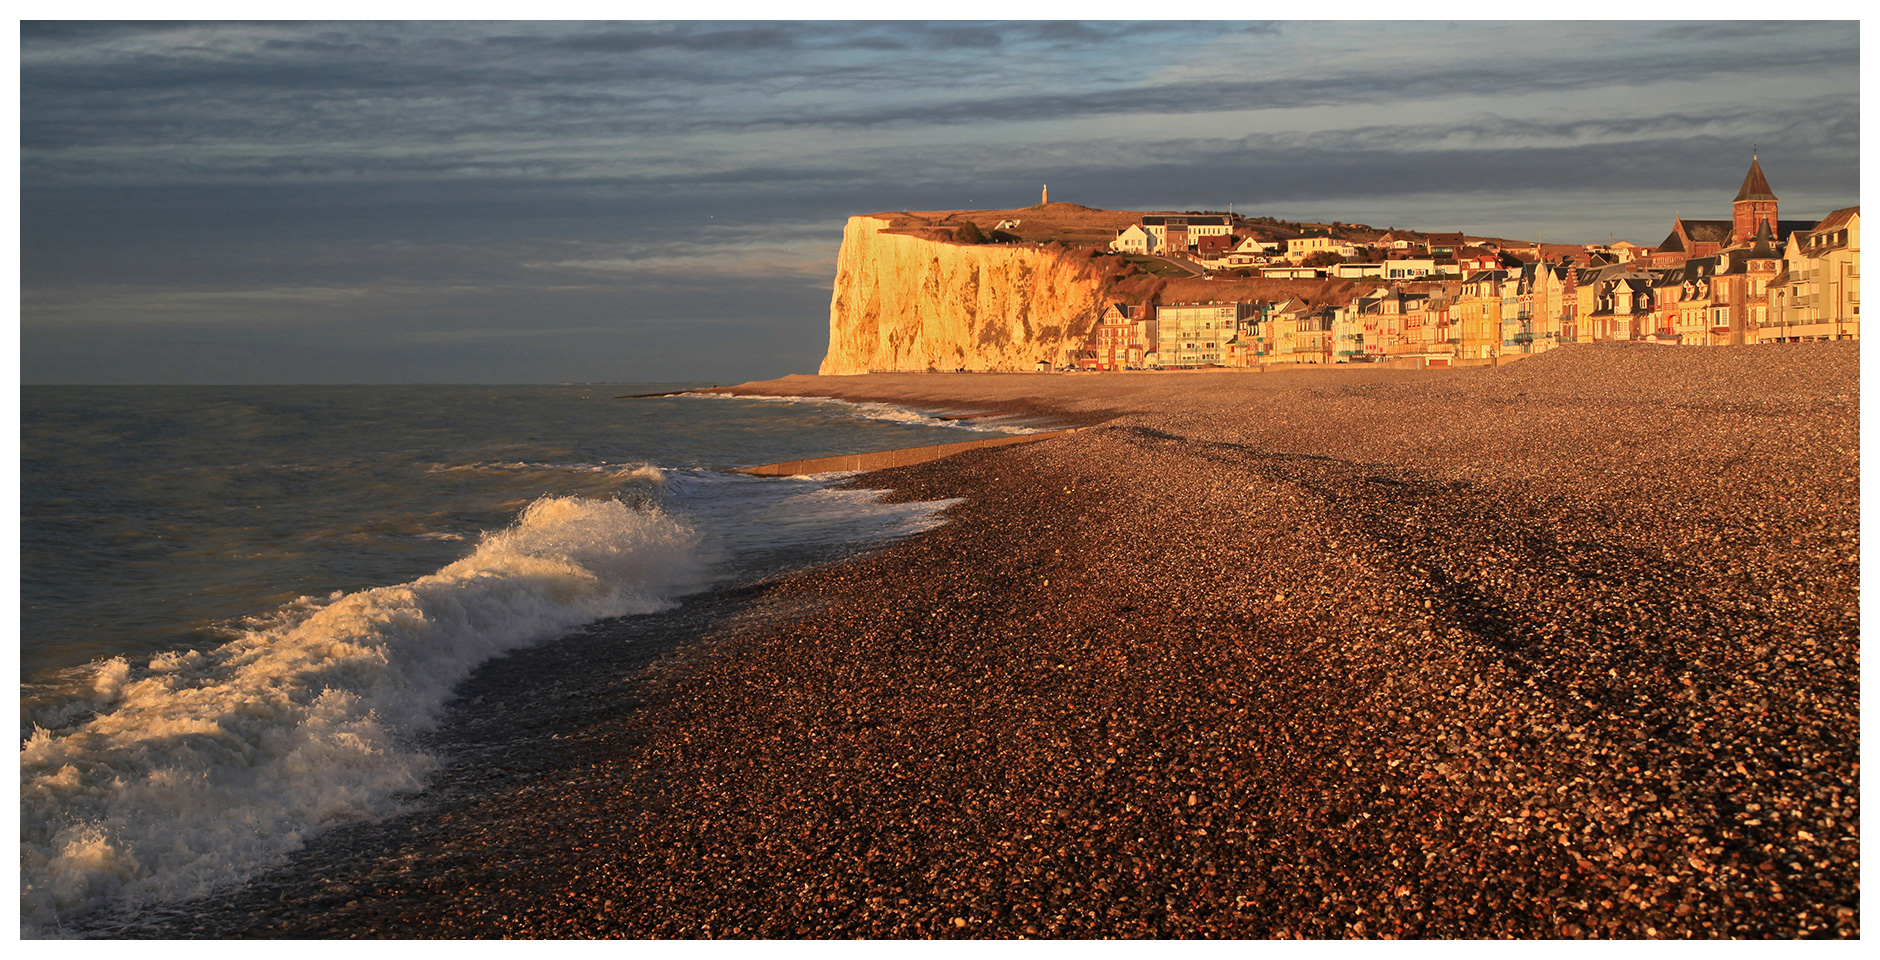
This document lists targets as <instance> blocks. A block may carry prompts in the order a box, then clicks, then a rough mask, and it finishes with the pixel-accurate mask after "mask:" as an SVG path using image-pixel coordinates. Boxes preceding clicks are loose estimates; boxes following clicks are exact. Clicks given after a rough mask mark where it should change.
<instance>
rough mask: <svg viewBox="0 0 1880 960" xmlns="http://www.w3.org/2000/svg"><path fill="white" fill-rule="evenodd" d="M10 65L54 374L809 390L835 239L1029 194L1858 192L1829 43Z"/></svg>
mask: <svg viewBox="0 0 1880 960" xmlns="http://www.w3.org/2000/svg"><path fill="white" fill-rule="evenodd" d="M20 51H21V75H20V76H21V155H20V157H21V189H20V202H21V258H20V263H21V275H22V284H23V288H22V300H21V306H22V313H23V318H24V319H23V323H24V329H25V333H24V335H23V338H22V341H23V344H24V346H25V349H26V356H27V357H28V358H30V359H31V360H32V361H33V366H32V367H31V368H30V369H31V371H32V372H31V373H29V378H35V377H36V378H40V379H41V380H43V379H44V378H52V379H58V378H61V377H65V378H74V377H75V378H79V379H81V380H82V379H84V377H85V376H86V374H84V373H83V371H84V370H86V369H94V370H96V371H99V372H98V373H97V374H96V375H97V376H105V375H106V374H107V373H108V374H109V376H110V377H112V378H117V379H126V378H128V379H132V380H135V379H138V378H140V377H159V376H160V377H164V378H173V377H180V376H204V377H216V378H223V379H226V378H228V377H231V376H235V377H237V379H239V378H240V377H239V375H238V372H237V371H239V370H240V369H241V368H240V367H239V366H229V365H230V364H242V363H246V364H250V365H257V364H259V365H260V366H254V371H253V372H252V374H251V375H252V376H254V377H260V378H264V379H268V378H280V377H289V378H291V377H302V378H316V379H317V378H320V377H331V376H338V375H340V374H338V373H335V371H342V370H344V369H346V364H348V363H357V364H360V365H361V366H360V368H359V369H361V370H364V371H371V372H374V373H373V375H374V376H382V377H389V378H393V379H396V375H395V370H396V369H397V368H396V364H394V362H393V361H392V360H388V359H384V358H382V357H379V356H378V355H376V354H373V353H372V352H371V350H370V347H371V345H372V344H374V343H377V344H380V345H383V346H385V347H386V349H387V350H388V351H390V352H389V354H387V356H390V357H395V358H396V360H397V363H404V364H407V365H408V368H409V370H410V371H411V372H410V374H409V375H410V376H411V377H414V378H420V379H425V378H429V379H436V378H446V379H448V378H452V377H456V378H460V379H466V380H484V379H492V378H495V379H501V378H503V377H504V376H505V374H504V373H503V371H504V370H505V369H510V370H512V373H510V374H508V375H509V376H513V377H518V378H525V377H530V376H545V377H546V378H547V379H593V378H595V377H596V376H597V375H602V371H603V370H605V369H609V368H610V365H611V369H614V370H615V371H616V372H615V373H614V374H611V375H612V376H616V377H620V376H624V377H634V376H643V375H646V374H644V373H636V372H634V371H655V372H657V371H664V370H666V369H667V368H669V367H671V366H672V365H673V364H674V363H679V364H684V363H690V362H694V361H691V360H686V359H684V357H683V351H684V350H686V349H694V350H697V351H699V356H700V357H701V358H703V357H710V358H711V362H716V363H720V364H722V365H724V366H725V369H731V368H733V367H736V368H738V369H751V370H752V375H757V374H758V373H761V372H762V371H761V370H758V369H756V368H759V367H762V366H763V365H764V364H767V363H783V362H785V358H792V359H788V362H789V363H798V360H799V359H801V358H802V357H809V358H810V359H809V360H807V361H805V362H803V363H798V366H797V367H796V369H804V368H805V367H807V368H813V367H814V357H813V356H812V355H815V354H819V353H820V347H821V345H822V341H823V335H824V330H823V327H824V325H825V324H826V322H827V310H828V288H827V284H828V281H829V277H830V276H831V275H832V274H833V258H834V251H835V247H836V244H837V242H838V240H839V238H840V233H841V228H842V222H843V219H844V218H845V217H846V216H848V215H850V214H854V213H864V212H870V211H878V210H887V209H950V208H956V207H962V206H968V205H974V206H980V207H1005V206H1019V205H1024V204H1028V203H1030V202H1032V200H1033V199H1034V198H1035V197H1036V190H1037V185H1038V184H1039V183H1041V182H1049V183H1050V184H1051V186H1052V194H1053V196H1054V197H1062V198H1069V199H1074V200H1077V201H1079V202H1083V203H1087V204H1090V205H1093V206H1106V207H1113V208H1120V209H1171V208H1172V209H1191V208H1193V209H1199V208H1203V207H1207V208H1217V209H1218V208H1220V207H1223V206H1225V205H1227V204H1229V203H1232V204H1234V205H1235V207H1236V209H1238V210H1241V211H1243V212H1249V213H1254V214H1256V215H1258V214H1260V213H1263V212H1275V213H1278V212H1280V211H1283V212H1284V213H1285V214H1286V215H1288V216H1289V217H1298V216H1312V215H1314V214H1315V212H1320V211H1323V212H1324V216H1325V218H1326V219H1330V218H1332V217H1336V218H1338V219H1344V220H1357V221H1367V222H1376V221H1378V220H1381V219H1385V218H1386V217H1388V218H1391V219H1393V220H1394V222H1395V224H1396V225H1401V226H1420V225H1427V226H1431V227H1437V226H1442V225H1446V224H1450V225H1464V226H1467V227H1468V228H1469V229H1472V230H1479V231H1480V232H1486V233H1502V234H1504V235H1519V236H1526V235H1529V234H1530V233H1531V232H1533V231H1534V230H1536V229H1543V230H1545V231H1546V232H1547V234H1548V236H1550V237H1552V236H1566V235H1567V232H1569V231H1579V232H1581V233H1582V234H1583V235H1585V236H1587V237H1589V238H1590V237H1594V236H1604V235H1605V233H1606V231H1607V230H1616V231H1619V232H1622V233H1624V232H1627V231H1647V232H1651V233H1653V234H1655V235H1653V236H1635V237H1634V239H1642V240H1644V241H1646V242H1652V241H1655V240H1656V239H1658V237H1660V236H1662V235H1663V234H1662V229H1663V224H1664V223H1665V222H1666V221H1667V217H1668V215H1669V214H1670V213H1671V212H1672V211H1673V210H1675V209H1689V208H1692V207H1704V208H1706V209H1708V205H1712V204H1722V203H1723V202H1724V201H1726V200H1727V198H1728V196H1730V195H1732V194H1733V193H1734V190H1735V188H1736V185H1737V183H1738V182H1739V181H1740V178H1741V176H1742V168H1743V164H1744V163H1745V162H1746V160H1747V156H1746V154H1747V148H1748V146H1749V144H1751V143H1760V144H1761V146H1762V156H1763V162H1764V166H1765V169H1766V170H1768V172H1769V175H1770V176H1771V178H1772V179H1773V180H1774V181H1775V185H1776V189H1777V192H1778V194H1779V195H1781V196H1782V197H1783V209H1784V211H1785V214H1786V213H1787V212H1789V211H1791V210H1795V211H1798V212H1802V215H1804V216H1806V215H1812V214H1814V213H1818V212H1825V209H1823V210H1819V211H1818V210H1815V209H1814V206H1816V205H1822V204H1833V205H1836V206H1843V205H1847V204H1850V203H1856V202H1858V197H1859V193H1858V191H1859V176H1858V161H1859V84H1858V75H1857V71H1858V59H1859V39H1858V32H1857V31H1854V30H1850V29H1848V27H1847V26H1846V25H1844V24H1780V23H1778V24H1767V23H1715V24H1640V23H1603V22H1586V23H1574V24H1548V23H1489V24H1479V23H1455V24H1424V23H1409V24H1370V23H1287V24H1280V25H1270V24H1246V25H1232V24H1215V23H1200V24H1197V23H1178V22H1177V23H1153V24H1141V23H1111V22H1094V23H955V22H945V23H926V24H923V23H901V22H882V23H793V22H785V23H735V22H722V23H721V22H694V23H667V24H661V23H612V24H563V23H495V24H489V23H468V24H458V23H397V22H383V23H369V24H350V23H313V24H306V23H207V24H202V23H174V24H166V23H157V24H142V23H128V24H126V23H90V24H62V23H29V24H23V25H22V33H21V46H20ZM702 318H716V319H715V320H714V321H712V323H711V324H705V323H701V322H698V321H700V320H701V319H702ZM706 326H710V327H711V328H712V332H711V333H710V334H709V335H708V334H706V333H703V332H699V331H701V330H702V329H703V328H704V327H706ZM673 330H677V331H681V332H679V333H672V332H671V331H673ZM128 331H134V333H132V332H128ZM503 331H552V332H551V333H543V334H540V335H534V334H531V335H517V336H508V335H505V334H504V333H503ZM166 337H174V339H173V340H166V339H165V338H166ZM609 337H613V338H617V339H618V340H619V341H620V343H619V344H615V343H613V341H611V340H609ZM688 337H691V338H693V339H687V338H688ZM216 338H222V342H223V343H224V344H225V346H226V349H225V350H222V351H221V352H218V351H216V350H211V349H208V348H203V349H200V350H197V351H195V352H191V351H188V350H181V349H172V348H171V347H170V346H158V344H175V343H183V342H185V341H188V342H191V343H199V342H202V341H205V340H215V339H216ZM400 338H406V339H400ZM411 338H416V339H411ZM564 340H565V341H566V342H565V343H560V344H558V341H564ZM420 341H421V342H420ZM500 343H512V344H513V343H526V344H527V349H521V348H518V349H517V350H514V351H509V352H507V353H506V352H505V351H504V350H503V349H501V348H499V347H498V346H496V345H497V344H500ZM427 351H428V352H427ZM674 351H679V352H674ZM88 358H92V359H88ZM243 358H246V359H243ZM696 362H698V363H704V362H705V361H704V360H703V359H700V360H698V361H696ZM88 363H89V364H92V366H91V367H89V368H88V367H87V364H88ZM505 363H509V364H511V367H509V368H506V367H505V366H504V364H505ZM557 364H560V365H561V367H559V368H558V367H557V366H556V365H557ZM740 364H742V365H745V366H738V365H740ZM563 368H565V370H566V371H567V372H566V373H563V374H554V375H548V374H550V372H551V371H553V370H555V369H563ZM693 369H695V372H696V370H702V369H703V368H693ZM577 370H578V371H580V373H578V374H577V373H576V372H575V371H577ZM139 371H144V372H139ZM192 371H193V372H192ZM779 372H780V371H779ZM661 375H663V373H662V374H661Z"/></svg>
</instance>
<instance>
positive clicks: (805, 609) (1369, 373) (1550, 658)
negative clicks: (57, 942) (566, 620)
mask: <svg viewBox="0 0 1880 960" xmlns="http://www.w3.org/2000/svg"><path fill="white" fill-rule="evenodd" d="M1858 359H1859V357H1858V345H1857V344H1855V343H1821V344H1793V345H1787V344H1785V345H1764V346H1755V347H1730V348H1724V347H1720V348H1675V347H1660V346H1649V345H1628V344H1613V345H1597V346H1576V347H1566V348H1562V349H1558V350H1555V351H1552V352H1549V353H1546V354H1542V355H1539V356H1535V357H1532V358H1529V359H1525V360H1522V361H1520V362H1518V363H1513V364H1509V365H1506V366H1503V367H1499V368H1476V369H1465V370H1443V371H1421V372H1418V371H1389V370H1377V369H1369V368H1365V367H1354V368H1352V369H1333V370H1299V371H1291V372H1272V373H1243V372H1219V373H1187V374H1176V373H1163V374H1157V373H1143V374H1094V375H1051V374H1005V375H995V374H964V375H937V374H928V375H905V374H897V375H869V376H856V377H839V378H818V377H791V378H786V379H784V380H779V381H771V382H766V383H758V384H747V385H744V386H741V387H736V388H731V389H730V392H738V393H752V394H770V395H777V394H801V395H814V396H838V397H844V398H849V399H856V400H863V399H866V400H880V401H889V402H896V403H904V404H909V405H913V406H917V407H921V408H923V409H936V408H946V409H950V410H983V411H988V412H1014V413H1025V414H1030V415H1035V416H1041V417H1050V418H1054V419H1055V420H1056V421H1057V422H1059V423H1062V424H1067V425H1075V426H1086V427H1088V429H1085V430H1083V431H1081V432H1078V433H1075V434H1071V435H1066V436H1060V437H1056V438H1052V439H1048V440H1042V441H1039V442H1036V443H1023V444H1016V445H1008V446H1000V447H996V448H987V449H976V450H971V451H967V452H964V453H960V454H958V455H955V456H951V457H948V458H946V459H941V460H934V461H931V462H927V463H920V464H916V465H912V466H905V467H894V468H890V469H886V470H882V471H878V472H874V473H869V474H864V475H860V476H858V478H857V479H856V480H855V481H854V482H855V483H857V484H859V485H864V486H868V487H873V488H887V489H891V490H893V491H894V493H893V496H894V497H895V498H899V499H923V500H927V499H938V498H962V499H961V502H960V503H958V504H957V505H955V506H953V507H951V508H949V510H948V513H947V516H948V517H949V521H950V522H948V523H946V524H945V525H943V526H941V527H939V528H938V529H935V530H932V531H929V532H927V533H924V534H920V535H917V536H914V537H912V538H909V539H907V540H904V541H900V542H897V543H895V544H893V545H891V546H889V547H887V548H885V549H882V550H879V551H877V552H874V553H871V554H867V555H864V556H859V557H851V558H848V559H843V560H840V561H838V562H834V563H831V564H829V565H826V566H822V567H818V568H815V569H812V570H809V571H807V572H801V573H796V574H791V575H787V576H782V577H777V578H774V579H771V580H768V581H766V582H763V583H760V584H757V585H755V586H748V587H742V588H738V589H737V590H733V591H721V592H719V593H717V594H713V595H708V596H705V597H701V598H695V599H694V600H693V601H691V602H689V603H688V604H687V606H686V607H685V608H683V609H682V610H681V611H678V612H676V613H674V614H670V615H662V616H658V617H651V618H629V619H625V620H620V621H613V622H610V623H604V624H601V625H598V626H596V627H595V628H593V629H591V630H589V631H587V632H586V633H584V634H582V635H580V636H577V637H572V638H569V639H568V640H565V641H561V642H558V643H554V644H548V645H545V646H544V647H542V648H539V649H536V650H531V651H525V652H522V653H518V654H515V655H512V656H509V657H505V658H503V659H502V660H499V661H496V662H493V663H491V664H488V665H486V666H485V667H484V668H483V669H482V670H480V671H479V673H478V674H477V675H476V677H474V678H473V679H472V680H471V681H470V683H469V685H468V686H467V687H466V688H465V689H464V691H463V693H462V699H463V701H464V703H466V704H476V705H478V708H479V710H481V711H482V712H481V713H479V714H478V716H483V717H486V718H496V719H491V720H487V721H486V722H485V725H484V726H482V727H478V728H477V729H467V728H464V727H463V726H462V725H459V727H458V728H455V729H454V730H453V731H452V732H449V733H448V734H447V735H446V736H445V737H444V738H443V740H442V741H440V747H439V749H440V750H441V751H442V752H443V754H444V756H445V757H446V759H447V760H450V761H451V766H450V768H449V769H448V770H447V771H446V773H445V774H444V775H443V777H442V778H441V779H440V781H439V784H438V785H437V786H436V787H435V788H434V789H433V791H432V792H431V795H430V796H429V797H428V798H419V804H420V807H421V809H420V810H419V811H418V812H415V813H413V814H412V815H409V816H406V817H401V818H398V819H394V820H391V821H387V822H385V823H381V824H374V825H367V826H364V827H360V828H357V829H351V830H342V831H335V832H334V833H333V834H330V835H329V836H327V837H324V838H321V839H319V840H316V841H315V842H314V843H313V844H312V845H310V847H309V848H308V850H307V851H306V852H305V855H304V856H303V857H302V858H301V863H300V864H299V865H298V866H297V867H296V868H294V869H293V870H291V871H287V872H284V873H283V874H281V875H280V876H277V877H274V878H272V879H269V878H263V879H262V880H260V881H257V882H256V883H255V884H252V885H250V887H249V888H248V889H247V890H245V891H242V892H239V893H236V894H231V895H227V896H224V897H222V898H220V900H219V906H214V907H213V908H212V909H208V910H203V911H200V912H197V913H193V914H191V915H190V916H188V917H174V918H169V919H162V918H151V922H152V923H155V924H157V925H158V927H160V929H159V928H158V927H146V928H142V929H126V930H123V931H119V932H121V933H124V934H126V935H150V934H152V933H161V934H167V935H210V936H420V937H422V936H476V937H492V936H517V937H586V936H626V937H854V936H865V937H1016V936H1059V937H1108V936H1117V937H1287V936H1305V937H1500V936H1514V937H1726V936H1748V937H1797V936H1802V937H1823V936H1826V937H1851V936H1858V935H1859V932H1860V927H1859V916H1858V912H1857V911H1858V908H1859V899H1858V898H1859V867H1858V860H1859V851H1858V847H1859V829H1858V824H1859V809H1858V790H1859V782H1858V776H1859V765H1858V759H1859V756H1858V748H1859V731H1858V716H1859V696H1860V690H1859V646H1858V641H1859V636H1858V614H1859V608H1858V596H1857V593H1858V586H1859V575H1858V548H1859V539H1858V538H1859V529H1858V527H1859V518H1858V509H1859V491H1858V473H1859V460H1858V445H1859V423H1858V393H1859V389H1858V374H1859V364H1858ZM504 718H508V719H504Z"/></svg>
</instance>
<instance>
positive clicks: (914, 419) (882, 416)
mask: <svg viewBox="0 0 1880 960" xmlns="http://www.w3.org/2000/svg"><path fill="white" fill-rule="evenodd" d="M683 396H687V397H698V398H701V399H717V400H755V401H758V402H761V403H798V404H820V405H827V406H829V407H830V408H831V409H834V410H839V411H841V412H842V413H845V414H848V415H849V416H851V417H859V418H861V419H864V420H885V421H888V422H890V423H907V424H916V425H919V426H923V427H940V428H944V429H949V430H969V431H972V432H975V433H1009V434H1025V433H1042V432H1044V431H1046V430H1049V429H1052V428H1050V427H1021V426H1017V425H1014V424H1006V423H1000V422H999V420H1000V419H1001V418H998V417H973V418H969V419H960V420H943V419H941V418H940V417H937V416H934V415H933V414H929V413H922V412H920V411H919V410H915V409H913V408H911V407H903V406H898V405H896V404H892V403H873V402H861V403H858V402H854V401H850V400H837V399H835V398H833V397H774V396H767V395H758V394H718V393H688V394H683Z"/></svg>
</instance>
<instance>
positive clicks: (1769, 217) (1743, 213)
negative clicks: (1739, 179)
mask: <svg viewBox="0 0 1880 960" xmlns="http://www.w3.org/2000/svg"><path fill="white" fill-rule="evenodd" d="M1762 224H1768V225H1769V232H1770V233H1771V234H1772V235H1773V234H1774V233H1775V231H1776V195H1775V192H1774V191H1772V190H1770V189H1769V178H1767V177H1765V176H1763V172H1762V164H1761V163H1760V162H1759V161H1758V160H1757V159H1756V155H1755V154H1754V153H1752V154H1750V158H1749V173H1747V174H1745V175H1744V176H1743V189H1741V190H1738V191H1737V192H1736V203H1735V205H1734V216H1733V217H1732V222H1731V226H1732V227H1733V228H1734V229H1733V230H1732V231H1731V232H1732V233H1733V236H1732V237H1731V242H1732V243H1733V244H1734V245H1735V246H1739V247H1746V246H1749V245H1750V244H1751V243H1754V242H1755V237H1756V233H1757V231H1758V230H1759V229H1761V225H1762Z"/></svg>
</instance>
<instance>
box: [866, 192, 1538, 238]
mask: <svg viewBox="0 0 1880 960" xmlns="http://www.w3.org/2000/svg"><path fill="white" fill-rule="evenodd" d="M1197 212H1200V211H1194V210H1099V209H1097V208H1095V207H1086V206H1084V205H1083V204H1080V203H1067V202H1064V201H1061V200H1060V201H1056V202H1053V203H1042V204H1033V205H1032V206H1029V207H1018V208H1015V209H1011V210H889V211H884V212H880V213H871V214H867V216H870V217H874V218H876V219H879V220H886V221H888V228H887V229H886V230H885V231H884V232H885V233H895V234H905V235H908V236H916V237H921V238H923V239H927V240H941V241H950V240H952V239H953V237H954V231H955V230H956V229H958V228H959V227H960V226H962V225H964V224H967V223H971V224H972V225H973V226H975V227H977V228H979V231H980V232H981V233H984V234H991V232H992V231H993V230H994V229H995V228H996V227H997V226H998V225H999V224H1000V223H1003V222H1006V221H1010V220H1016V221H1018V225H1017V226H1016V227H1008V228H1006V230H1005V232H1006V233H1009V234H1012V235H1013V236H1014V237H1016V238H1017V239H1018V240H1021V241H1025V242H1028V243H1049V242H1050V241H1053V240H1056V241H1059V242H1062V243H1066V244H1070V245H1072V246H1107V245H1108V244H1109V242H1110V241H1111V240H1113V239H1115V237H1116V234H1117V232H1118V231H1120V230H1122V229H1123V228H1124V227H1127V226H1129V225H1130V224H1133V223H1140V222H1142V218H1143V217H1144V216H1158V215H1160V216H1182V215H1184V214H1194V213H1197ZM1214 212H1216V213H1218V212H1220V211H1214ZM1393 229H1394V232H1395V233H1396V235H1397V236H1399V237H1406V236H1408V237H1421V236H1424V235H1425V234H1424V233H1422V232H1420V231H1413V230H1404V229H1401V228H1380V227H1373V226H1370V225H1369V224H1363V223H1341V222H1337V221H1333V222H1331V223H1314V222H1307V221H1299V220H1279V219H1276V218H1273V217H1248V216H1245V215H1236V216H1235V217H1234V234H1235V235H1236V236H1256V237H1259V238H1260V239H1262V240H1286V239H1290V238H1293V237H1303V236H1325V235H1327V234H1330V235H1332V236H1335V237H1338V238H1340V239H1342V240H1346V241H1349V242H1352V243H1359V244H1365V243H1372V242H1375V241H1376V240H1377V239H1378V238H1380V237H1382V236H1384V235H1385V234H1386V233H1388V232H1392V230H1393ZM1483 239H1486V240H1490V241H1494V242H1496V243H1499V244H1501V245H1503V246H1510V245H1512V244H1513V241H1509V240H1504V239H1501V238H1498V237H1485V238H1484V237H1476V236H1473V235H1471V236H1470V237H1469V238H1468V240H1467V242H1470V243H1474V242H1476V241H1478V240H1483Z"/></svg>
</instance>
